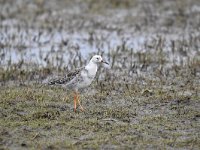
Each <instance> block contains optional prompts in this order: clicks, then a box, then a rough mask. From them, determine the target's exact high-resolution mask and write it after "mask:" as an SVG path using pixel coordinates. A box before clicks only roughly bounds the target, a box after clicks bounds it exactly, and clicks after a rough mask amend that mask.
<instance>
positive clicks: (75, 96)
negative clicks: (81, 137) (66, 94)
mask: <svg viewBox="0 0 200 150" xmlns="http://www.w3.org/2000/svg"><path fill="white" fill-rule="evenodd" d="M76 101H77V93H76V92H75V93H74V112H76Z"/></svg>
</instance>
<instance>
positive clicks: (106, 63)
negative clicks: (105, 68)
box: [101, 60, 109, 65]
mask: <svg viewBox="0 0 200 150" xmlns="http://www.w3.org/2000/svg"><path fill="white" fill-rule="evenodd" d="M101 62H102V63H104V64H107V65H109V63H108V62H106V61H103V60H102V61H101Z"/></svg>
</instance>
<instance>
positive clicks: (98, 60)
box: [90, 55, 108, 64]
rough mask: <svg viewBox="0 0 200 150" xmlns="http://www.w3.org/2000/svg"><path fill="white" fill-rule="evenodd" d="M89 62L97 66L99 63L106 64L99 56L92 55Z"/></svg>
mask: <svg viewBox="0 0 200 150" xmlns="http://www.w3.org/2000/svg"><path fill="white" fill-rule="evenodd" d="M90 61H91V62H93V63H95V64H99V63H105V64H108V63H107V62H106V61H103V58H102V57H101V56H100V55H94V56H93V57H92V59H91V60H90Z"/></svg>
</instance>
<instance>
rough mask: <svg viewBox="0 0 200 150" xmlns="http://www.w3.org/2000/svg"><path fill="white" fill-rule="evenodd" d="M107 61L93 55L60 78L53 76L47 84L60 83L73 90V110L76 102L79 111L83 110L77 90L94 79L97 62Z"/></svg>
mask: <svg viewBox="0 0 200 150" xmlns="http://www.w3.org/2000/svg"><path fill="white" fill-rule="evenodd" d="M102 63H105V64H107V65H109V63H108V62H106V61H104V60H103V58H102V57H101V56H100V55H94V56H93V57H92V58H91V59H90V61H89V63H88V64H87V65H86V66H84V67H81V68H76V69H75V70H74V71H71V72H68V73H67V75H66V76H64V77H61V78H53V79H51V80H49V82H48V84H49V85H62V86H64V87H66V88H68V89H72V90H73V91H74V112H76V108H77V103H78V105H79V106H80V109H81V111H84V108H83V106H82V105H81V103H80V100H79V90H80V89H83V88H86V87H88V86H89V85H90V84H91V83H92V81H93V80H94V78H95V76H96V73H97V70H98V66H99V64H102Z"/></svg>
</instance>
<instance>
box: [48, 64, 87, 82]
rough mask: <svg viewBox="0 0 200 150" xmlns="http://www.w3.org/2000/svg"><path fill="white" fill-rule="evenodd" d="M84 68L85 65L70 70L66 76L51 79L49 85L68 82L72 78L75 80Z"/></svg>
mask: <svg viewBox="0 0 200 150" xmlns="http://www.w3.org/2000/svg"><path fill="white" fill-rule="evenodd" d="M82 69H84V67H82V68H78V69H76V70H74V71H71V72H69V73H68V74H67V75H66V76H65V77H60V78H59V77H58V78H53V79H51V80H49V82H48V84H49V85H56V84H67V83H69V82H70V81H71V80H73V79H74V78H75V77H76V76H77V75H78V74H79V73H80V72H81V70H82Z"/></svg>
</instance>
